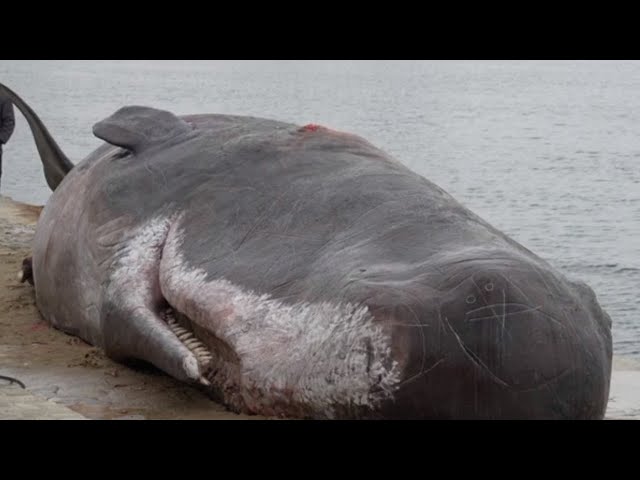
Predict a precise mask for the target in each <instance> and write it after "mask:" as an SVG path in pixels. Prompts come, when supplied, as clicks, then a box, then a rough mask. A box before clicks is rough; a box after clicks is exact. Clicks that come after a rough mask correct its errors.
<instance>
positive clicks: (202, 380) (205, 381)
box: [199, 377, 211, 387]
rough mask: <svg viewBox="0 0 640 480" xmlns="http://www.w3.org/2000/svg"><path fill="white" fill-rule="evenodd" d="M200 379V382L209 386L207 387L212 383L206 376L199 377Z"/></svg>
mask: <svg viewBox="0 0 640 480" xmlns="http://www.w3.org/2000/svg"><path fill="white" fill-rule="evenodd" d="M199 380H200V383H202V384H203V385H205V386H207V387H208V386H209V385H211V382H210V381H209V380H207V379H206V378H204V377H200V379H199Z"/></svg>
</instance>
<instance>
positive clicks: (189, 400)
mask: <svg viewBox="0 0 640 480" xmlns="http://www.w3.org/2000/svg"><path fill="white" fill-rule="evenodd" d="M41 210H42V207H38V206H34V205H28V204H24V203H20V202H16V201H13V200H12V199H10V198H8V197H5V196H2V195H0V375H5V376H10V377H15V378H17V379H18V380H20V381H22V382H23V383H24V384H25V385H26V387H27V388H26V390H23V389H21V388H20V387H18V386H16V385H9V384H8V382H5V381H2V380H0V419H14V418H16V419H17V418H21V419H34V418H38V419H40V418H43V419H44V418H75V417H78V418H81V417H84V418H87V419H212V420H213V419H224V420H260V419H264V417H259V416H248V415H237V414H234V413H232V412H230V411H228V410H226V409H225V408H224V407H223V406H222V405H220V404H218V403H215V402H213V401H212V400H211V399H209V398H208V397H207V396H206V395H205V394H204V393H202V392H201V391H199V390H197V389H195V388H193V387H190V386H188V385H185V384H183V383H181V382H178V381H177V380H174V379H172V378H170V377H168V376H166V375H164V374H162V373H160V372H157V371H140V370H133V369H131V368H129V367H126V366H123V365H121V364H117V363H115V362H113V361H111V360H110V359H108V358H106V357H105V356H104V354H103V353H102V352H101V351H100V350H99V349H97V348H95V347H92V346H91V345H88V344H86V343H84V342H83V341H82V340H80V339H79V338H76V337H73V336H70V335H67V334H65V333H63V332H61V331H59V330H56V329H54V328H52V327H50V326H49V325H48V324H46V323H45V322H44V321H43V319H42V317H41V316H40V314H39V313H38V311H37V309H36V307H35V298H34V294H33V287H31V285H29V284H28V283H26V282H25V283H19V281H18V279H17V274H18V272H19V271H20V269H21V264H22V260H23V258H25V257H27V256H30V246H31V240H32V238H33V233H34V230H35V225H36V222H37V219H38V215H39V214H40V211H41ZM64 410H67V411H68V415H67V416H66V417H65V414H64ZM61 412H62V413H61ZM78 414H79V415H78ZM606 419H611V420H614V419H640V361H637V360H635V359H632V358H628V357H619V356H614V360H613V374H612V379H611V392H610V400H609V406H608V410H607V415H606Z"/></svg>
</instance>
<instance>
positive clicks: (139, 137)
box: [93, 105, 193, 153]
mask: <svg viewBox="0 0 640 480" xmlns="http://www.w3.org/2000/svg"><path fill="white" fill-rule="evenodd" d="M192 130H193V129H192V127H191V125H189V124H188V123H187V122H185V121H184V120H182V119H180V118H178V117H176V116H175V115H174V114H173V113H171V112H167V111H165V110H158V109H155V108H150V107H142V106H135V105H134V106H128V107H123V108H121V109H119V110H118V111H117V112H115V113H114V114H113V115H111V116H110V117H108V118H105V119H104V120H102V121H100V122H98V123H96V124H95V125H94V126H93V134H94V135H95V136H96V137H98V138H100V139H101V140H104V141H105V142H107V143H110V144H112V145H115V146H118V147H122V148H125V149H127V150H131V151H133V152H134V153H137V152H140V151H141V150H144V149H145V148H148V147H149V146H151V145H154V144H157V143H160V142H166V141H168V140H171V139H173V138H176V137H178V136H180V135H183V134H185V133H188V132H190V131H192Z"/></svg>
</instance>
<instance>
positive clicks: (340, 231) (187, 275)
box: [0, 85, 612, 419]
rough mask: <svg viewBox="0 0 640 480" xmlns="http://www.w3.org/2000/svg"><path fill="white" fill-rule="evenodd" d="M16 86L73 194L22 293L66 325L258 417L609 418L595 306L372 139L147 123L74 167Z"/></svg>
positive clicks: (109, 131) (111, 127)
mask: <svg viewBox="0 0 640 480" xmlns="http://www.w3.org/2000/svg"><path fill="white" fill-rule="evenodd" d="M0 87H1V88H0V89H4V90H5V91H9V92H10V94H11V95H12V96H13V97H12V98H13V99H14V102H15V103H16V104H17V105H18V106H19V108H20V105H23V108H21V111H23V113H24V114H25V116H31V117H35V119H34V118H32V121H30V122H29V124H30V126H31V128H32V131H33V132H34V138H35V139H36V143H37V144H38V145H39V151H40V152H41V154H42V161H43V165H44V168H45V172H48V174H47V179H48V181H50V185H51V186H52V188H54V192H53V194H52V195H51V198H50V200H49V201H48V203H47V205H46V207H45V208H44V210H43V212H42V214H41V217H40V220H39V223H38V227H37V232H36V236H35V240H34V244H33V256H32V260H31V261H29V262H27V263H25V267H24V268H25V274H24V275H23V277H24V278H25V279H28V280H29V281H30V282H33V283H34V284H35V288H36V300H37V305H38V308H39V310H40V312H41V313H42V315H43V316H44V317H45V318H46V319H47V320H48V321H49V322H51V324H53V325H54V326H55V327H57V328H59V329H61V330H64V331H66V332H68V333H71V334H73V335H77V336H79V337H81V338H83V339H84V340H86V341H88V342H89V343H92V344H94V345H97V346H100V347H101V348H103V349H104V350H105V352H106V353H107V354H108V355H109V356H110V357H112V358H114V359H116V360H119V361H123V362H127V361H143V362H148V363H150V364H153V365H155V366H156V367H157V368H159V369H161V370H163V371H164V372H166V373H167V374H169V375H171V376H173V377H175V378H177V379H179V380H182V381H185V382H190V383H192V384H194V385H199V386H200V387H201V388H204V389H206V390H207V391H210V392H211V393H212V394H213V395H215V396H216V398H218V399H219V400H220V401H222V402H223V403H225V404H226V405H227V406H228V407H229V408H231V409H233V410H235V411H239V412H246V413H255V414H262V415H275V416H283V417H296V418H335V419H340V418H372V419H376V418H398V419H401V418H415V419H520V418H523V419H601V418H603V417H604V414H605V411H606V406H607V399H608V395H609V384H610V378H611V355H612V340H611V320H610V318H609V316H608V315H607V314H606V312H604V311H603V310H602V308H601V307H600V306H599V304H598V302H597V299H596V296H595V294H594V292H593V291H592V290H591V289H590V288H589V287H588V286H587V285H585V284H583V283H581V282H577V281H570V280H569V279H567V278H565V276H564V275H563V274H561V273H560V272H559V271H557V270H556V269H554V268H553V267H552V266H551V265H549V264H548V263H547V262H545V261H544V260H542V259H541V258H539V257H538V256H536V255H535V254H534V253H532V252H530V251H529V250H527V249H526V248H525V247H523V246H521V245H519V244H518V243H516V242H515V241H513V240H512V239H510V238H509V237H507V236H506V235H504V234H503V233H501V232H500V231H498V230H496V229H495V228H493V227H492V226H491V225H489V224H487V223H486V222H485V221H483V220H482V219H481V218H479V217H477V216H476V215H475V214H473V213H472V212H471V211H470V210H468V209H467V208H466V207H464V206H463V205H461V204H460V203H458V202H457V201H456V200H455V199H453V198H452V197H451V196H450V195H448V194H447V193H446V192H444V191H443V190H442V189H441V188H439V187H438V186H436V185H434V184H433V183H431V182H429V181H428V180H426V179H425V178H423V177H422V176H420V175H418V174H416V173H414V172H412V171H411V170H409V169H407V168H406V167H404V166H403V165H402V164H400V163H399V162H397V161H396V160H394V159H393V158H391V157H390V156H389V155H387V154H386V153H385V152H383V151H381V150H379V149H378V148H376V147H375V146H373V145H372V144H370V143H369V142H367V141H366V140H364V139H362V138H359V137H356V136H354V135H349V134H345V133H341V132H335V131H332V130H330V129H326V128H322V127H317V126H312V127H300V126H297V125H292V124H287V123H282V122H278V121H273V120H267V119H260V118H252V117H240V116H229V115H192V116H184V117H177V116H175V115H173V114H172V113H170V112H165V111H160V110H156V109H153V108H148V107H139V106H130V107H125V108H123V109H120V110H118V111H117V112H115V113H114V114H113V115H112V116H111V117H109V118H107V119H105V120H103V121H101V122H99V123H97V124H96V125H95V126H94V127H93V133H94V134H95V135H96V136H97V137H99V138H101V139H102V140H104V142H105V144H104V145H103V146H101V147H100V148H98V149H97V150H96V151H94V152H93V153H91V154H90V155H89V156H88V157H87V158H85V159H84V160H82V161H81V162H79V163H78V164H77V165H75V166H73V165H71V164H70V162H68V160H66V157H64V158H63V156H62V157H61V156H60V155H62V153H61V150H60V149H59V148H58V147H57V145H55V142H54V141H53V139H52V138H51V136H50V135H49V134H48V133H47V134H46V135H45V134H44V133H43V132H42V129H43V128H44V126H43V124H42V122H40V120H39V119H37V117H36V116H35V113H33V111H32V110H31V109H30V108H28V106H26V104H25V103H24V102H23V101H22V100H21V99H20V98H19V97H18V96H17V95H16V94H15V93H13V92H11V91H10V90H8V89H6V87H4V86H1V85H0ZM36 119H37V121H36ZM42 152H44V154H43V153H42ZM58 180H59V181H58Z"/></svg>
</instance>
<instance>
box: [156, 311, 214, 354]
mask: <svg viewBox="0 0 640 480" xmlns="http://www.w3.org/2000/svg"><path fill="white" fill-rule="evenodd" d="M165 319H166V321H167V325H169V328H170V329H171V331H172V332H173V333H174V334H175V335H176V336H177V337H178V339H179V340H180V341H181V342H182V343H184V345H185V346H186V347H187V348H188V349H189V350H191V351H192V352H193V353H194V354H195V356H196V359H197V360H198V363H200V364H201V365H207V364H208V363H209V362H211V360H212V358H213V357H212V356H211V353H210V352H209V350H208V349H207V347H206V346H205V344H204V343H202V342H201V341H200V340H198V339H197V338H196V337H195V335H194V334H193V333H191V332H190V331H189V330H187V329H185V328H182V327H181V326H180V325H179V324H178V322H177V321H176V319H175V318H173V317H172V316H170V315H166V314H165Z"/></svg>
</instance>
